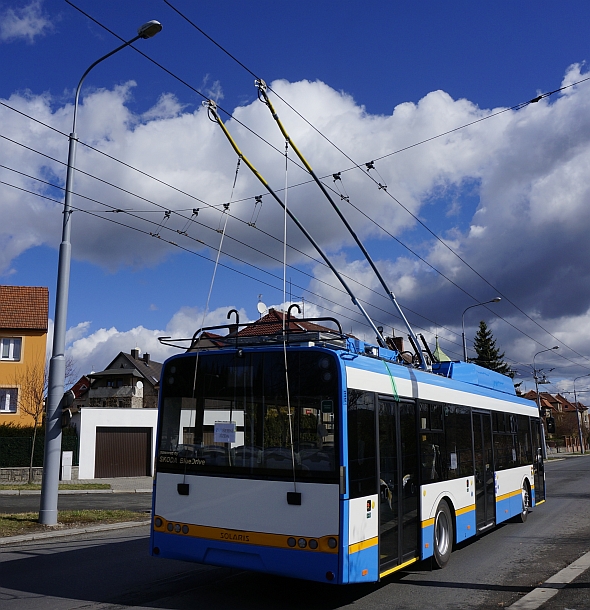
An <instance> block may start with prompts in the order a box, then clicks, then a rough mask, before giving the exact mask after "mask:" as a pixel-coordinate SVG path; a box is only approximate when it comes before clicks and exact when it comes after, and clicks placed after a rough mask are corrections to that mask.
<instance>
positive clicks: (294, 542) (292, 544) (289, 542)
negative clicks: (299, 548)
mask: <svg viewBox="0 0 590 610" xmlns="http://www.w3.org/2000/svg"><path fill="white" fill-rule="evenodd" d="M287 544H288V545H289V546H290V547H291V548H293V547H294V546H295V545H296V544H297V540H295V538H287Z"/></svg>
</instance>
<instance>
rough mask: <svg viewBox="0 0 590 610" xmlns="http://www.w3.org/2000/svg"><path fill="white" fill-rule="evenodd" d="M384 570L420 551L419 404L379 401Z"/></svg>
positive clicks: (380, 534) (381, 562)
mask: <svg viewBox="0 0 590 610" xmlns="http://www.w3.org/2000/svg"><path fill="white" fill-rule="evenodd" d="M378 425H379V466H380V469H379V473H380V474H379V486H380V494H379V499H380V501H379V556H380V570H381V571H383V570H384V569H387V568H391V567H395V566H396V565H399V564H401V563H403V562H404V561H407V560H408V559H413V558H414V557H415V556H416V553H417V548H418V517H419V515H418V500H419V498H418V491H419V487H418V483H417V478H418V472H417V471H418V468H417V466H418V451H417V449H418V447H417V430H416V403H415V402H414V401H402V402H396V401H393V400H391V399H387V398H383V397H379V420H378Z"/></svg>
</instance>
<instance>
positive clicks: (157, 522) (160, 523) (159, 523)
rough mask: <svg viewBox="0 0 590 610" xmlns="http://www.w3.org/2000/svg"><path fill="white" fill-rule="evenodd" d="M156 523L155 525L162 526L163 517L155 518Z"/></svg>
mask: <svg viewBox="0 0 590 610" xmlns="http://www.w3.org/2000/svg"><path fill="white" fill-rule="evenodd" d="M154 525H155V526H156V527H162V519H160V517H156V518H155V519H154Z"/></svg>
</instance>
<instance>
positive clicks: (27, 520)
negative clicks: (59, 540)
mask: <svg viewBox="0 0 590 610" xmlns="http://www.w3.org/2000/svg"><path fill="white" fill-rule="evenodd" d="M148 518H149V516H148V515H147V514H146V513H140V512H136V511H132V510H60V511H58V513H57V521H58V523H57V525H51V526H48V525H42V524H41V523H39V521H38V519H39V514H38V513H15V514H0V538H5V537H7V536H21V535H24V534H36V533H39V532H53V531H55V530H56V529H60V528H62V529H69V528H76V527H84V526H87V525H99V524H104V523H122V522H124V521H145V520H146V519H148Z"/></svg>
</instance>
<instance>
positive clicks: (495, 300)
mask: <svg viewBox="0 0 590 610" xmlns="http://www.w3.org/2000/svg"><path fill="white" fill-rule="evenodd" d="M501 300H502V297H494V298H493V299H492V300H491V303H499V302H500V301H501Z"/></svg>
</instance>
